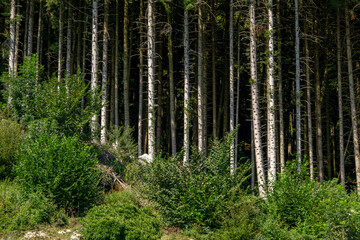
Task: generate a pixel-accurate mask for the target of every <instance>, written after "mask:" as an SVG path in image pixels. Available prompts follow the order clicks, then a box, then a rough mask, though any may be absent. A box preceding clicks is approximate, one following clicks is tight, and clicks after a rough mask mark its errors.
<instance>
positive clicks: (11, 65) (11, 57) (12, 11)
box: [9, 0, 16, 76]
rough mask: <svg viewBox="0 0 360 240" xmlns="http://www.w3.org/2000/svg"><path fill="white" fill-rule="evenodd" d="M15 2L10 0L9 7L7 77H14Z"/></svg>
mask: <svg viewBox="0 0 360 240" xmlns="http://www.w3.org/2000/svg"><path fill="white" fill-rule="evenodd" d="M15 8H16V7H15V0H11V7H10V53H9V75H10V76H14V65H15V31H16V29H15V28H16V26H15V25H16V22H15Z"/></svg>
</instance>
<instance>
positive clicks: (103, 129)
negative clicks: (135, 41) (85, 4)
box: [100, 0, 109, 144]
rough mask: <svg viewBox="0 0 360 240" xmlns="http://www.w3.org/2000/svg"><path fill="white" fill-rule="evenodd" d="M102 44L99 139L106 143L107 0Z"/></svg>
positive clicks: (107, 1) (106, 0) (107, 0)
mask: <svg viewBox="0 0 360 240" xmlns="http://www.w3.org/2000/svg"><path fill="white" fill-rule="evenodd" d="M104 14H105V15H104V43H103V44H104V45H103V69H102V91H103V92H102V96H101V104H102V107H101V134H100V141H101V143H102V144H105V143H106V109H107V107H106V95H107V76H108V66H107V65H108V44H109V30H108V24H109V0H105V13H104Z"/></svg>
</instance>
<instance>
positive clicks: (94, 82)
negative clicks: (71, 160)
mask: <svg viewBox="0 0 360 240" xmlns="http://www.w3.org/2000/svg"><path fill="white" fill-rule="evenodd" d="M92 14H93V15H92V39H91V90H92V91H95V90H96V88H97V72H98V66H97V58H98V56H97V50H98V48H97V45H98V3H97V0H93V8H92ZM94 97H95V96H94ZM97 124H98V117H97V114H94V115H93V116H92V118H91V133H92V135H93V139H94V140H95V139H96V136H95V134H96V131H97Z"/></svg>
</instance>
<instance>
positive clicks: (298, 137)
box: [295, 0, 301, 170]
mask: <svg viewBox="0 0 360 240" xmlns="http://www.w3.org/2000/svg"><path fill="white" fill-rule="evenodd" d="M298 5H299V3H298V0H295V33H296V37H295V38H296V40H295V42H296V49H295V52H296V53H295V54H296V154H297V160H298V170H299V169H300V163H301V102H300V101H301V100H300V96H301V92H300V36H299V35H300V27H299V10H298V8H299V6H298Z"/></svg>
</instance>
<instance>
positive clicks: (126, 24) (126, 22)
mask: <svg viewBox="0 0 360 240" xmlns="http://www.w3.org/2000/svg"><path fill="white" fill-rule="evenodd" d="M128 70H129V1H128V0H125V1H124V68H123V79H124V116H125V122H124V123H125V127H129V126H130V113H129V73H128Z"/></svg>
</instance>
